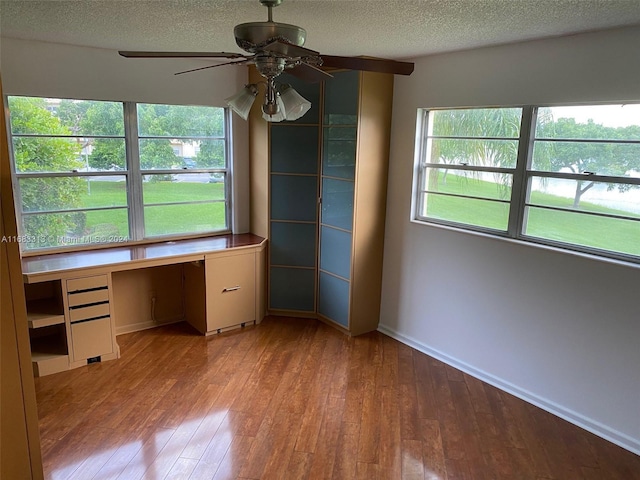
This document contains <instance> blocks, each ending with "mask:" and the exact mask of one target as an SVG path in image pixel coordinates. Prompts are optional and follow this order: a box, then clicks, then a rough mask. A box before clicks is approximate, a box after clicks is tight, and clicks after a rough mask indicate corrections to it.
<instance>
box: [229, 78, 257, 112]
mask: <svg viewBox="0 0 640 480" xmlns="http://www.w3.org/2000/svg"><path fill="white" fill-rule="evenodd" d="M257 94H258V89H257V88H256V87H255V85H246V86H245V87H244V88H243V89H242V90H240V91H239V92H238V93H236V94H235V95H233V96H231V97H229V98H227V99H225V102H227V105H229V107H230V108H231V110H233V111H234V112H236V113H237V114H238V115H240V116H241V117H242V118H243V119H244V120H246V119H247V118H249V112H250V111H251V106H252V105H253V102H254V101H255V99H256V95H257Z"/></svg>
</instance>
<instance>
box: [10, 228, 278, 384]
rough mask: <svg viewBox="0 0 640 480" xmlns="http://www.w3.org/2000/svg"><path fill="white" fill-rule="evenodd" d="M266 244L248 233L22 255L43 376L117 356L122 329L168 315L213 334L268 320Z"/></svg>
mask: <svg viewBox="0 0 640 480" xmlns="http://www.w3.org/2000/svg"><path fill="white" fill-rule="evenodd" d="M265 245H266V240H265V239H264V238H262V237H259V236H257V235H253V234H240V235H222V236H216V237H207V238H199V239H191V240H177V241H171V242H162V243H151V244H145V245H135V246H122V247H113V248H105V249H101V250H91V251H78V252H65V253H55V254H50V255H40V256H33V257H25V258H23V259H22V272H23V279H24V284H25V294H26V298H27V314H28V321H29V328H30V336H31V347H32V361H33V368H34V373H35V375H38V376H41V375H47V374H50V373H55V372H59V371H63V370H68V369H70V368H75V367H79V366H82V365H86V364H87V363H91V362H94V361H103V360H112V359H115V358H118V357H119V356H120V351H119V347H118V344H117V342H116V335H117V334H118V333H124V332H130V331H135V330H139V329H142V328H149V327H152V326H157V325H160V324H163V323H167V322H168V321H178V320H186V321H188V322H189V323H190V324H191V325H193V326H194V327H195V328H196V329H197V330H198V331H199V332H201V333H202V334H205V335H208V334H214V333H219V332H221V331H223V330H226V329H228V328H235V327H238V326H244V325H246V324H247V323H251V322H260V321H261V320H262V318H263V317H264V314H265V302H264V290H265V289H264V282H265V252H264V251H265ZM167 298H171V299H173V302H172V305H173V307H172V308H173V309H174V310H176V312H174V314H173V316H172V317H171V318H170V319H169V320H167V318H165V317H162V315H161V313H162V312H159V310H161V309H162V306H163V302H166V299H167ZM119 317H121V318H122V319H123V321H122V322H120V323H121V324H120V325H119V324H118V322H117V321H116V319H117V318H119Z"/></svg>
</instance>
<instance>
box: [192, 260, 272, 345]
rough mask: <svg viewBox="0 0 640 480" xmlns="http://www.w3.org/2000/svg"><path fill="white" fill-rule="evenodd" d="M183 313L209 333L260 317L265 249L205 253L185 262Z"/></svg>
mask: <svg viewBox="0 0 640 480" xmlns="http://www.w3.org/2000/svg"><path fill="white" fill-rule="evenodd" d="M184 275H185V285H184V286H185V317H186V320H187V321H188V322H189V323H190V324H191V325H192V326H193V327H194V328H196V329H197V330H198V331H200V332H201V333H204V334H207V335H211V334H215V333H220V332H222V331H223V330H227V329H230V328H236V327H242V326H245V325H246V324H249V323H253V322H257V323H259V322H260V321H261V320H262V318H263V310H264V307H263V305H262V301H261V297H262V290H263V288H264V280H263V278H262V277H263V276H264V250H262V249H261V250H253V249H251V250H247V251H238V252H227V253H222V254H212V255H205V260H204V262H198V263H195V264H189V265H185V271H184Z"/></svg>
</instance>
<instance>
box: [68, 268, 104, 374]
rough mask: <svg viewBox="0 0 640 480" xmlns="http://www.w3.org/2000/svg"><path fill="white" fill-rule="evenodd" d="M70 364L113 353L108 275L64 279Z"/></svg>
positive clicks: (81, 362)
mask: <svg viewBox="0 0 640 480" xmlns="http://www.w3.org/2000/svg"><path fill="white" fill-rule="evenodd" d="M65 282H66V292H67V310H68V319H69V331H70V337H71V361H72V362H73V363H72V364H74V365H76V364H80V365H84V364H86V362H87V360H89V359H94V358H100V359H102V357H103V356H109V355H113V354H114V351H115V325H114V324H113V323H114V322H113V318H112V315H111V309H112V306H111V303H112V302H111V288H110V281H109V275H106V274H105V275H93V276H88V277H80V278H73V279H68V280H65Z"/></svg>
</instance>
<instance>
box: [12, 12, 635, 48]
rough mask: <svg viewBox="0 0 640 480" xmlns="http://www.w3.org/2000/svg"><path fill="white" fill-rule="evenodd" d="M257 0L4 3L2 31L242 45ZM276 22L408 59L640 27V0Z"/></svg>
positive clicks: (329, 15)
mask: <svg viewBox="0 0 640 480" xmlns="http://www.w3.org/2000/svg"><path fill="white" fill-rule="evenodd" d="M266 15H267V11H266V9H265V8H264V7H262V6H261V5H260V4H259V3H258V1H257V0H151V1H148V0H73V1H68V0H47V1H44V0H2V1H0V17H1V22H0V32H1V34H2V36H6V37H14V38H21V39H34V40H42V41H49V42H57V43H65V44H72V45H82V46H90V47H100V48H106V49H114V50H168V51H231V52H240V49H239V48H238V47H237V46H236V45H235V42H234V40H233V26H234V25H236V24H238V23H242V22H251V21H264V20H266ZM274 20H276V21H279V22H284V23H293V24H295V25H299V26H301V27H303V28H305V29H306V30H307V42H306V46H307V47H308V48H311V49H313V50H318V51H320V52H321V53H325V54H331V55H369V56H377V57H386V58H396V59H400V58H407V57H413V56H418V55H424V54H433V53H440V52H446V51H453V50H461V49H468V48H475V47H481V46H487V45H496V44H503V43H511V42H517V41H522V40H530V39H536V38H544V37H550V36H558V35H567V34H572V33H577V32H584V31H592V30H599V29H605V28H613V27H620V26H627V25H636V24H640V0H284V2H283V4H282V5H281V6H279V7H277V8H276V9H275V10H274Z"/></svg>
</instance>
